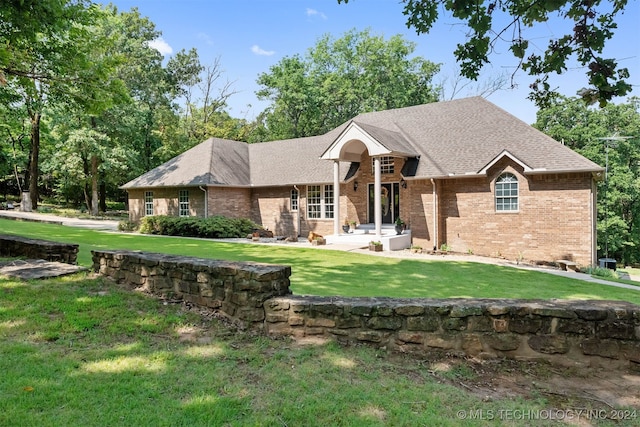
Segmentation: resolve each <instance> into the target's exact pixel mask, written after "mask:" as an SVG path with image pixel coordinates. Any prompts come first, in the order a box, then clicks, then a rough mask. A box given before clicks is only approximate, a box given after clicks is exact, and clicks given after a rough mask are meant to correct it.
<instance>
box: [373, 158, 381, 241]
mask: <svg viewBox="0 0 640 427" xmlns="http://www.w3.org/2000/svg"><path fill="white" fill-rule="evenodd" d="M373 170H374V178H375V180H374V184H373V212H374V216H373V219H374V222H375V226H376V236H377V237H378V239H379V238H380V237H381V236H382V200H380V193H381V192H382V182H381V181H382V179H381V174H380V157H374V158H373Z"/></svg>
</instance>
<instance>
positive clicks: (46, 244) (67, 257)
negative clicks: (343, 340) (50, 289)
mask: <svg viewBox="0 0 640 427" xmlns="http://www.w3.org/2000/svg"><path fill="white" fill-rule="evenodd" d="M0 256H4V257H26V258H34V259H44V260H47V261H58V262H64V263H66V264H73V265H75V264H76V262H77V259H78V245H74V244H70V243H59V242H50V241H48V240H38V239H28V238H26V237H19V236H12V235H6V234H2V235H0Z"/></svg>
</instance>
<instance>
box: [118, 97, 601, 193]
mask: <svg viewBox="0 0 640 427" xmlns="http://www.w3.org/2000/svg"><path fill="white" fill-rule="evenodd" d="M350 122H351V121H349V122H347V123H345V124H343V125H341V126H339V127H338V128H336V129H334V130H332V131H330V132H328V133H326V134H324V135H318V136H313V137H306V138H299V139H289V140H283V141H272V142H265V143H260V144H245V143H242V142H236V141H228V140H222V139H216V138H211V139H208V140H207V141H205V142H203V143H201V144H199V145H197V146H195V147H193V148H192V149H190V150H188V151H186V152H184V153H183V154H181V155H179V156H177V157H175V158H173V159H171V160H170V161H168V162H167V163H165V164H163V165H161V166H159V167H157V168H155V169H153V170H151V171H149V172H147V173H146V174H144V175H142V176H140V177H138V178H136V179H134V180H133V181H130V182H128V183H127V184H125V185H124V186H123V188H125V189H128V188H142V187H154V186H187V185H220V186H255V187H264V186H279V185H293V184H313V183H328V182H333V166H332V162H331V161H325V160H321V159H320V156H321V155H322V153H323V152H324V151H325V150H326V149H327V147H329V146H330V145H331V144H332V143H333V142H334V141H335V140H336V139H337V138H338V137H339V136H340V134H341V133H342V131H343V130H344V129H345V128H346V127H347V125H348V124H349V123H350ZM353 122H354V123H356V124H357V125H358V126H360V128H361V129H363V130H364V131H365V132H367V133H369V135H370V136H371V137H373V138H375V139H377V140H378V141H379V142H380V143H381V144H383V145H385V146H386V147H388V148H389V149H391V150H393V151H396V152H404V153H407V154H409V153H416V154H417V156H418V157H419V161H418V164H417V168H415V177H416V178H438V177H446V176H461V175H469V174H477V173H479V172H481V171H482V169H483V168H484V167H485V166H486V165H487V164H489V163H490V162H491V161H492V160H494V159H495V158H496V156H498V155H500V154H501V153H502V152H504V151H505V150H506V151H508V152H509V153H511V154H512V155H513V156H515V157H516V158H517V159H519V160H520V161H521V162H523V163H524V164H526V165H527V166H529V167H531V168H532V169H533V170H534V171H536V170H537V171H539V172H544V173H553V172H569V171H571V172H598V171H602V170H603V169H602V167H600V166H598V165H597V164H595V163H593V162H592V161H590V160H588V159H586V158H584V157H583V156H581V155H579V154H578V153H576V152H574V151H573V150H571V149H569V148H567V147H565V146H564V145H562V144H561V143H559V142H557V141H555V140H553V139H552V138H550V137H548V136H546V135H545V134H544V133H542V132H540V131H538V130H536V129H535V128H533V127H531V126H529V125H528V124H526V123H525V122H523V121H521V120H519V119H518V118H516V117H514V116H513V115H511V114H509V113H508V112H506V111H504V110H502V109H501V108H499V107H497V106H496V105H494V104H492V103H490V102H489V101H487V100H485V99H484V98H481V97H473V98H465V99H459V100H454V101H446V102H438V103H432V104H425V105H417V106H414V107H406V108H399V109H395V110H387V111H378V112H371V113H364V114H360V115H358V116H357V117H355V118H353ZM348 170H349V163H344V164H341V172H342V174H343V176H344V175H346V174H347V172H348Z"/></svg>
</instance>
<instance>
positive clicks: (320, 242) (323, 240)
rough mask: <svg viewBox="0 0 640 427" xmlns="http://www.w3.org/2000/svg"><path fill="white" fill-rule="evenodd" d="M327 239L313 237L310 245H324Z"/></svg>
mask: <svg viewBox="0 0 640 427" xmlns="http://www.w3.org/2000/svg"><path fill="white" fill-rule="evenodd" d="M326 244H327V241H326V240H325V239H314V240H312V241H311V246H320V245H326Z"/></svg>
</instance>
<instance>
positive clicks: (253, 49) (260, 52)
mask: <svg viewBox="0 0 640 427" xmlns="http://www.w3.org/2000/svg"><path fill="white" fill-rule="evenodd" d="M251 52H253V53H255V54H256V55H261V56H271V55H273V54H274V53H276V51H275V50H264V49H262V48H261V47H260V46H258V45H257V44H254V45H253V46H251Z"/></svg>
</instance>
